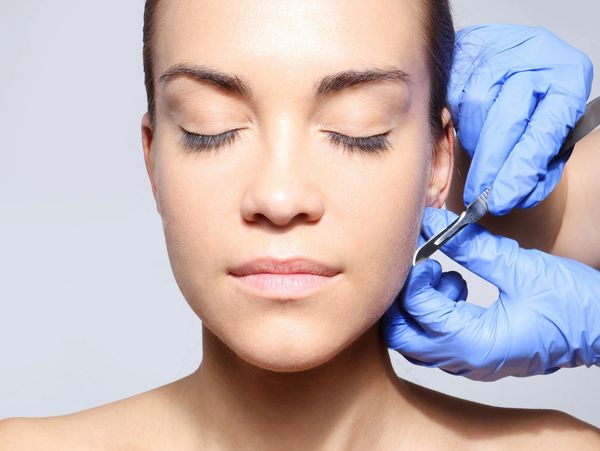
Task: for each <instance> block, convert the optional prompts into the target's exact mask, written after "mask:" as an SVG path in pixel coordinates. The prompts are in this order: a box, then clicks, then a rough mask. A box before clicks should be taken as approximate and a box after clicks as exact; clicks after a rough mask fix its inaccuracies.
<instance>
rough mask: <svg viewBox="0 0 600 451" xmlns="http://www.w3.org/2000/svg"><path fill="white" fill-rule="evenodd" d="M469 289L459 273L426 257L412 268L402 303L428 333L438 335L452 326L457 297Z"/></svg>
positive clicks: (464, 294)
mask: <svg viewBox="0 0 600 451" xmlns="http://www.w3.org/2000/svg"><path fill="white" fill-rule="evenodd" d="M466 293H467V288H466V283H465V281H464V280H463V278H462V277H461V276H460V274H458V273H457V272H454V271H451V272H447V273H442V268H441V266H440V264H439V263H438V262H436V261H435V260H431V259H427V260H425V261H424V262H422V263H420V264H419V265H417V266H415V267H414V268H412V270H411V272H410V274H409V276H408V279H407V281H406V284H405V286H404V295H403V298H402V305H403V307H404V310H405V311H406V312H407V313H408V314H409V315H410V316H411V317H412V319H414V321H416V322H417V324H418V325H419V326H420V327H421V328H422V329H423V330H424V331H425V332H426V333H427V334H428V335H439V334H443V333H446V332H447V331H448V327H450V328H452V327H453V324H452V322H453V321H454V320H453V319H452V316H453V315H452V313H453V311H454V309H455V308H456V306H457V301H458V299H460V298H461V297H463V296H464V297H466ZM448 295H450V296H453V297H448ZM463 299H464V298H463ZM463 302H464V301H463ZM449 321H450V322H449Z"/></svg>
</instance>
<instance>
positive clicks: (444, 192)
mask: <svg viewBox="0 0 600 451" xmlns="http://www.w3.org/2000/svg"><path fill="white" fill-rule="evenodd" d="M442 126H443V133H442V136H440V138H439V139H438V140H437V142H436V143H434V149H433V164H432V165H431V177H430V179H429V186H428V188H427V206H428V207H435V208H441V207H442V205H444V202H446V197H448V192H449V191H450V182H451V180H452V169H453V166H454V125H453V123H452V116H451V115H450V111H448V109H447V108H444V110H443V111H442Z"/></svg>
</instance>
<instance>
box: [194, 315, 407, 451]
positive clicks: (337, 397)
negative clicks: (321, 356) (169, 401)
mask: <svg viewBox="0 0 600 451" xmlns="http://www.w3.org/2000/svg"><path fill="white" fill-rule="evenodd" d="M202 330H203V334H202V337H203V360H202V364H201V365H200V367H199V368H198V369H197V370H196V371H195V372H194V373H192V374H191V375H190V376H188V377H187V378H186V384H187V387H186V390H185V392H186V396H185V399H186V402H189V403H190V404H194V405H193V406H190V410H189V411H190V412H193V413H192V416H193V419H194V420H193V422H194V424H195V427H196V429H197V430H198V431H202V432H201V435H202V437H203V441H204V443H205V444H206V443H208V444H218V445H219V448H220V449H240V448H245V449H246V448H251V449H265V450H268V449H284V448H288V449H348V448H358V449H366V448H369V447H372V446H373V444H374V443H379V444H381V443H383V442H382V441H383V440H384V437H385V435H386V434H392V435H393V436H394V437H395V438H396V440H397V439H398V437H401V436H402V428H403V427H405V425H404V424H403V421H396V419H398V420H400V419H402V418H403V419H404V420H405V419H406V418H407V411H410V409H411V408H414V407H412V404H411V402H409V401H408V399H407V396H408V388H407V385H406V383H404V382H403V381H402V380H401V379H398V378H397V376H396V374H395V373H394V370H393V368H392V365H391V362H390V358H389V354H388V351H387V348H386V346H385V345H384V344H383V343H382V342H381V340H380V338H379V333H378V325H377V324H376V325H375V326H373V327H372V328H371V329H369V330H368V331H367V332H366V333H365V334H363V335H362V336H361V337H360V338H359V339H358V340H356V341H355V342H354V343H353V344H351V345H350V346H349V347H348V348H346V349H345V350H344V351H343V352H342V353H340V354H338V355H337V356H335V357H334V358H333V359H331V360H330V361H328V362H326V363H325V364H323V365H320V366H318V367H316V368H313V369H310V370H306V371H299V372H289V373H279V372H272V371H268V370H264V369H262V368H258V367H256V366H253V365H251V364H249V363H248V362H246V361H244V360H242V359H240V358H239V357H237V355H235V354H234V353H233V352H232V351H231V350H230V349H229V348H227V346H226V345H225V344H223V342H221V341H220V340H219V339H218V338H217V337H215V336H214V335H213V334H212V333H211V332H210V331H209V330H208V329H206V328H205V327H203V329H202ZM361 444H362V445H364V446H360V445H361Z"/></svg>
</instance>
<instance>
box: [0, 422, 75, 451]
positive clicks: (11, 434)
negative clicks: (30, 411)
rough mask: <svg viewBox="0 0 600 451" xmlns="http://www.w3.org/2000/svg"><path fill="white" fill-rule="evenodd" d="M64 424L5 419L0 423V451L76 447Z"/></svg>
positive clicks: (52, 450) (51, 449)
mask: <svg viewBox="0 0 600 451" xmlns="http://www.w3.org/2000/svg"><path fill="white" fill-rule="evenodd" d="M65 426H66V424H65V423H64V422H61V421H57V419H55V418H52V417H50V418H7V419H5V420H2V421H0V451H9V450H10V451H20V450H23V451H26V450H32V449H44V450H48V451H54V450H56V451H58V450H60V449H69V448H73V447H74V446H75V445H77V444H76V443H75V442H74V441H73V440H72V438H71V440H70V439H69V434H68V428H65Z"/></svg>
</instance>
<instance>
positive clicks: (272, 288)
mask: <svg viewBox="0 0 600 451" xmlns="http://www.w3.org/2000/svg"><path fill="white" fill-rule="evenodd" d="M337 276H338V274H336V275H335V276H319V275H316V274H301V273H295V274H272V273H260V274H249V275H247V276H233V277H234V278H235V279H236V280H237V281H238V282H239V283H240V284H241V285H242V286H244V287H245V288H246V289H248V290H250V291H251V292H252V293H254V294H257V295H259V296H262V297H277V298H298V297H304V296H308V295H310V294H312V293H315V292H317V291H318V290H320V289H321V288H323V287H325V286H327V285H329V284H331V283H333V282H334V281H335V280H337V279H338V277H337Z"/></svg>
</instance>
